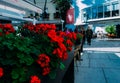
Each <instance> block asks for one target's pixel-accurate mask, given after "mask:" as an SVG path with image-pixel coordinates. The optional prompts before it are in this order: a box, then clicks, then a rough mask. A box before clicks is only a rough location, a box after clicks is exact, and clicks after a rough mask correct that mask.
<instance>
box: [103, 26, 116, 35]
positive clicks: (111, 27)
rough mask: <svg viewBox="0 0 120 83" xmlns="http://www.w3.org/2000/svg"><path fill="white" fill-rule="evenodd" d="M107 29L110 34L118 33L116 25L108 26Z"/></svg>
mask: <svg viewBox="0 0 120 83" xmlns="http://www.w3.org/2000/svg"><path fill="white" fill-rule="evenodd" d="M105 30H106V32H107V33H109V34H115V33H116V29H115V25H109V26H106V28H105Z"/></svg>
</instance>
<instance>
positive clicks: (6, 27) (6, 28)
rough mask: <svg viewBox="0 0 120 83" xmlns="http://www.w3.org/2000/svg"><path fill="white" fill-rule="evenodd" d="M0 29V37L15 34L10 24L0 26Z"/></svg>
mask: <svg viewBox="0 0 120 83" xmlns="http://www.w3.org/2000/svg"><path fill="white" fill-rule="evenodd" d="M0 29H2V32H0V35H2V34H9V33H13V32H15V29H14V27H13V26H12V25H11V24H0Z"/></svg>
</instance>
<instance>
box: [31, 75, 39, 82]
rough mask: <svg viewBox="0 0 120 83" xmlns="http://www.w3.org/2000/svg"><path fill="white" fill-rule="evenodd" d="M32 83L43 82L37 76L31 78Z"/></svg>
mask: <svg viewBox="0 0 120 83" xmlns="http://www.w3.org/2000/svg"><path fill="white" fill-rule="evenodd" d="M30 83H41V80H40V79H39V78H38V77H37V76H35V75H34V76H31V80H30Z"/></svg>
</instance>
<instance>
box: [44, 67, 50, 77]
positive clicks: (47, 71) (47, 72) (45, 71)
mask: <svg viewBox="0 0 120 83" xmlns="http://www.w3.org/2000/svg"><path fill="white" fill-rule="evenodd" d="M49 73H50V68H49V67H44V68H43V72H42V75H44V76H45V75H47V74H49Z"/></svg>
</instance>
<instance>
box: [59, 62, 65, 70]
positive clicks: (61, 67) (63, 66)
mask: <svg viewBox="0 0 120 83" xmlns="http://www.w3.org/2000/svg"><path fill="white" fill-rule="evenodd" d="M60 69H62V70H64V69H65V65H64V64H63V63H62V62H61V63H60Z"/></svg>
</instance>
